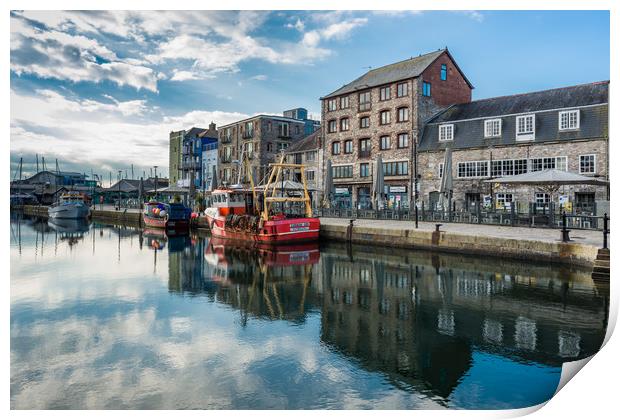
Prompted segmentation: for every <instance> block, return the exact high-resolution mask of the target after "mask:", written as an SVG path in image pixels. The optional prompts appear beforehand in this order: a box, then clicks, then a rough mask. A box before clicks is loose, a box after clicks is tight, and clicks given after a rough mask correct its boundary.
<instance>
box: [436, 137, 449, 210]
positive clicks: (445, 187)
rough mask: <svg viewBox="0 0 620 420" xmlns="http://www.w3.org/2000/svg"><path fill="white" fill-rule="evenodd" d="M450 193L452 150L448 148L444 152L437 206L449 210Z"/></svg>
mask: <svg viewBox="0 0 620 420" xmlns="http://www.w3.org/2000/svg"><path fill="white" fill-rule="evenodd" d="M450 191H452V150H450V148H449V147H448V148H446V150H445V156H444V161H443V175H442V177H441V189H440V194H439V204H440V205H441V208H442V209H443V210H449V209H450Z"/></svg>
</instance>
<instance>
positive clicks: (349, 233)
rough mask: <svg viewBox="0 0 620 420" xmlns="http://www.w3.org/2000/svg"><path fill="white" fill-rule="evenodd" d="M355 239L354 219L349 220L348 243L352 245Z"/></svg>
mask: <svg viewBox="0 0 620 420" xmlns="http://www.w3.org/2000/svg"><path fill="white" fill-rule="evenodd" d="M352 238H353V219H349V226H347V241H348V242H349V243H350V242H351V239H352Z"/></svg>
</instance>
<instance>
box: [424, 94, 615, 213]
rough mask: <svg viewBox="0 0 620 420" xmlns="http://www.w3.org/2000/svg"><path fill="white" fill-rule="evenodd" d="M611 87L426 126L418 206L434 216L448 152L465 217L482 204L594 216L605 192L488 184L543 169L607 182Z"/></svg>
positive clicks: (456, 109)
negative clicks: (430, 210)
mask: <svg viewBox="0 0 620 420" xmlns="http://www.w3.org/2000/svg"><path fill="white" fill-rule="evenodd" d="M608 87H609V83H608V82H598V83H590V84H585V85H579V86H572V87H566V88H559V89H551V90H547V91H541V92H532V93H528V94H521V95H512V96H506V97H500V98H489V99H484V100H479V101H473V102H470V103H468V104H462V105H455V106H453V107H450V108H448V109H446V110H445V111H444V112H442V113H440V114H439V115H437V116H436V117H434V118H433V119H431V120H430V121H429V122H428V123H427V124H426V126H425V129H424V133H423V135H422V138H421V141H420V146H419V148H418V159H417V163H418V168H419V170H418V172H419V177H420V179H419V184H420V195H419V200H420V204H421V202H424V205H425V208H427V209H428V208H436V206H437V203H438V197H439V193H440V190H441V181H442V176H443V172H444V169H445V168H444V167H443V166H444V165H445V154H446V153H445V151H446V149H450V151H451V157H452V158H451V160H452V168H451V171H452V179H453V186H452V201H453V202H454V203H455V204H456V208H457V209H459V210H460V209H472V208H473V207H474V206H477V205H478V204H477V203H482V205H484V206H486V207H487V208H488V207H492V208H495V209H510V208H511V206H515V208H516V209H517V210H518V211H525V212H527V211H528V208H531V206H535V207H539V208H541V207H544V206H545V203H548V202H550V201H552V202H554V203H555V205H556V206H560V205H562V206H564V207H566V208H567V209H569V210H573V208H576V210H577V211H579V210H583V211H592V208H593V203H595V202H604V201H607V200H608V199H609V191H608V187H607V186H592V185H573V186H562V187H560V188H559V190H558V191H557V193H555V194H554V193H553V192H551V193H549V192H548V190H545V189H543V188H541V187H535V186H516V185H509V184H501V183H495V182H493V183H489V182H485V181H487V180H489V179H494V178H500V177H502V176H512V175H519V174H521V173H526V172H532V171H538V170H543V169H559V170H563V171H568V172H573V173H576V174H581V175H586V176H590V177H598V178H601V179H605V180H608V179H609V166H608V161H609V136H608V105H607V102H608ZM530 122H531V127H529V128H528V125H529V123H530ZM520 124H521V126H520ZM524 130H525V131H524ZM446 170H447V169H446Z"/></svg>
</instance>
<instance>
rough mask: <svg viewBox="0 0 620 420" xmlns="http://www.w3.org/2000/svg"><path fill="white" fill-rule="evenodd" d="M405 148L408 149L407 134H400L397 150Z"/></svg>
mask: <svg viewBox="0 0 620 420" xmlns="http://www.w3.org/2000/svg"><path fill="white" fill-rule="evenodd" d="M405 147H409V134H407V133H400V134H399V135H398V148H399V149H404V148H405Z"/></svg>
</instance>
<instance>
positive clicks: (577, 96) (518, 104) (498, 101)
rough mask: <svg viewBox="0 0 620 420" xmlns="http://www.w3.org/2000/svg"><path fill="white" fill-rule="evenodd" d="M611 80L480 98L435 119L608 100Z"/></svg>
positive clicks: (516, 111) (480, 115)
mask: <svg viewBox="0 0 620 420" xmlns="http://www.w3.org/2000/svg"><path fill="white" fill-rule="evenodd" d="M608 91H609V82H608V81H604V82H595V83H588V84H585V85H577V86H570V87H563V88H556V89H549V90H542V91H539V92H531V93H521V94H518V95H510V96H500V97H497V98H488V99H480V100H478V101H473V102H469V103H465V104H460V105H455V106H452V107H450V108H448V109H447V110H446V111H445V112H444V113H442V114H441V115H439V116H438V117H437V118H436V119H434V120H433V122H445V121H456V120H466V119H469V118H481V117H489V116H494V115H508V114H520V113H524V112H532V111H542V110H545V109H558V108H572V107H579V106H584V105H593V104H601V103H606V102H607V98H608Z"/></svg>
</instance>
